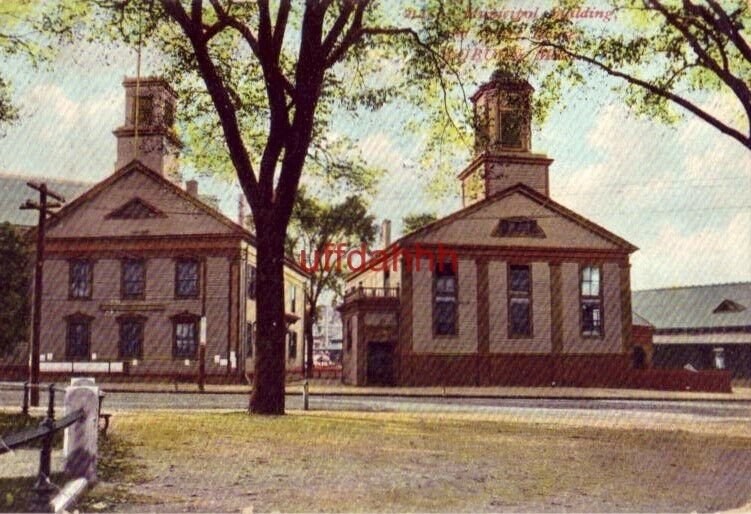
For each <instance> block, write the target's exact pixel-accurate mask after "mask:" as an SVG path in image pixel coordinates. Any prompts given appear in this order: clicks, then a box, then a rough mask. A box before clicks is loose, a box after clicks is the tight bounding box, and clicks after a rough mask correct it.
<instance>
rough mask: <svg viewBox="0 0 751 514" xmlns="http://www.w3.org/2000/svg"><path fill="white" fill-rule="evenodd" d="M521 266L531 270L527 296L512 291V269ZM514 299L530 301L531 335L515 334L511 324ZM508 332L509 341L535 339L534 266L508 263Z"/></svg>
mask: <svg viewBox="0 0 751 514" xmlns="http://www.w3.org/2000/svg"><path fill="white" fill-rule="evenodd" d="M515 266H519V267H522V266H523V267H526V268H527V269H528V270H529V292H528V293H526V294H521V295H520V294H519V293H518V292H517V293H514V292H512V290H511V268H512V267H515ZM512 298H525V299H527V300H528V302H529V303H528V311H529V334H518V333H514V331H513V328H512V326H513V325H512V322H511V300H512ZM506 318H507V319H506V321H507V327H506V332H507V335H508V338H509V339H534V337H535V323H534V284H533V275H532V264H529V263H520V262H508V263H506Z"/></svg>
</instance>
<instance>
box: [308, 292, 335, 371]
mask: <svg viewBox="0 0 751 514" xmlns="http://www.w3.org/2000/svg"><path fill="white" fill-rule="evenodd" d="M341 358H342V318H341V315H340V314H339V312H338V311H337V310H336V309H335V308H334V307H332V306H330V305H323V306H321V307H320V308H319V313H318V321H317V322H316V323H315V324H314V325H313V362H314V363H315V364H316V365H330V364H338V363H340V362H341Z"/></svg>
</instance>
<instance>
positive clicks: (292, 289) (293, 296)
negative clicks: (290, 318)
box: [287, 282, 297, 314]
mask: <svg viewBox="0 0 751 514" xmlns="http://www.w3.org/2000/svg"><path fill="white" fill-rule="evenodd" d="M287 291H288V292H289V293H290V295H289V296H290V298H289V300H290V303H289V305H287V307H289V308H290V310H289V311H288V312H289V313H290V314H296V313H297V284H295V283H294V282H287Z"/></svg>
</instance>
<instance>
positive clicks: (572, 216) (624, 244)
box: [347, 183, 638, 280]
mask: <svg viewBox="0 0 751 514" xmlns="http://www.w3.org/2000/svg"><path fill="white" fill-rule="evenodd" d="M514 194H519V195H522V196H524V197H526V198H528V199H530V200H531V201H532V202H535V203H537V204H539V205H540V206H542V207H544V208H547V209H550V210H551V211H553V212H555V213H556V214H558V215H559V216H560V217H561V218H564V219H566V220H568V221H570V222H572V223H574V224H576V225H578V226H580V227H582V228H583V229H585V230H586V231H589V232H591V233H593V234H596V235H597V236H599V237H601V238H602V239H604V240H605V241H608V242H609V243H611V244H612V245H614V246H615V247H617V248H618V249H619V250H622V251H623V252H627V253H632V252H634V251H636V250H638V248H637V247H636V246H634V245H632V244H631V243H629V242H628V241H626V240H625V239H622V238H621V237H618V236H617V235H615V234H613V233H612V232H610V231H608V230H607V229H605V228H603V227H601V226H600V225H598V224H596V223H594V222H593V221H590V220H588V219H587V218H585V217H584V216H581V215H579V214H577V213H575V212H574V211H572V210H571V209H568V208H566V207H564V206H563V205H561V204H559V203H558V202H556V201H554V200H552V199H551V198H549V197H547V196H545V195H543V194H541V193H538V192H537V191H535V190H534V189H532V188H531V187H529V186H527V185H525V184H522V183H518V184H516V185H513V186H511V187H508V188H506V189H504V190H502V191H499V192H497V193H495V194H493V195H491V196H488V197H487V198H485V199H484V200H481V201H479V202H477V203H474V204H472V205H470V206H468V207H465V208H463V209H460V210H458V211H456V212H454V213H452V214H450V215H448V216H446V217H444V218H441V219H438V220H436V221H434V222H433V223H429V224H428V225H425V226H424V227H422V228H419V229H417V230H415V231H413V232H411V233H409V234H406V235H404V236H402V237H401V238H399V239H397V240H396V241H395V242H394V243H393V244H392V245H391V246H389V247H388V248H387V249H386V250H385V254H384V253H383V252H381V255H379V256H378V257H377V259H371V260H369V261H368V263H367V264H366V265H365V266H362V268H361V269H360V270H358V271H355V272H353V273H351V274H350V275H348V276H347V280H351V279H352V278H354V277H356V276H358V275H360V274H361V273H364V272H365V271H367V270H368V269H369V268H370V267H371V265H373V264H376V263H377V262H379V261H380V260H381V257H382V256H383V255H385V256H390V255H393V252H395V251H397V250H398V249H399V248H402V247H408V246H410V245H411V244H413V243H419V242H420V240H421V239H422V238H424V237H425V236H427V235H428V234H430V233H432V232H434V231H436V230H438V229H440V228H441V227H444V226H446V225H450V224H451V223H453V222H455V221H457V220H459V219H461V218H463V217H465V216H469V215H471V214H472V213H475V212H477V211H479V210H481V209H483V208H485V207H487V206H489V205H491V204H494V203H496V202H500V201H503V199H504V198H507V197H509V196H511V195H514Z"/></svg>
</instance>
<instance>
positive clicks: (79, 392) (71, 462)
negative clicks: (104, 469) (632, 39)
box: [63, 378, 99, 482]
mask: <svg viewBox="0 0 751 514" xmlns="http://www.w3.org/2000/svg"><path fill="white" fill-rule="evenodd" d="M78 409H83V412H84V418H83V419H81V420H79V421H77V422H76V423H74V424H73V425H71V426H69V427H68V428H66V429H65V436H64V438H63V456H64V457H65V472H66V474H67V475H68V477H69V478H71V479H75V478H85V479H87V480H88V481H89V482H93V481H95V480H96V461H97V438H98V434H99V431H98V428H99V387H97V386H96V384H95V382H94V379H93V378H72V379H71V380H70V386H68V387H67V388H66V389H65V414H66V415H67V414H70V413H71V412H74V411H76V410H78Z"/></svg>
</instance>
